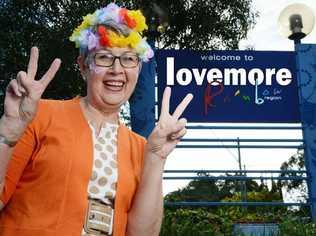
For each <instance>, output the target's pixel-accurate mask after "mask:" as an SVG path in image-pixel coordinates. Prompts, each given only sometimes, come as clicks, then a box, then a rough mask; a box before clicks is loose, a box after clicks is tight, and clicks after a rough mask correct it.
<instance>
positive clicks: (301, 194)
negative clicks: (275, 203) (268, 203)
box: [279, 150, 308, 201]
mask: <svg viewBox="0 0 316 236" xmlns="http://www.w3.org/2000/svg"><path fill="white" fill-rule="evenodd" d="M280 169H281V170H283V171H291V170H297V171H304V170H305V161H304V151H303V150H298V151H297V153H295V154H294V155H293V156H291V157H290V158H289V160H288V161H286V162H284V163H282V165H281V168H280ZM280 176H282V177H301V176H302V174H301V173H295V172H287V173H282V174H281V175H280ZM279 182H280V185H281V186H282V187H284V188H285V190H286V191H287V192H289V193H290V194H289V195H290V196H293V197H294V198H295V200H296V201H297V199H300V200H302V201H306V200H307V198H308V190H307V185H306V181H303V180H285V181H282V182H281V181H279Z"/></svg>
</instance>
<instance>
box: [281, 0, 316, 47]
mask: <svg viewBox="0 0 316 236" xmlns="http://www.w3.org/2000/svg"><path fill="white" fill-rule="evenodd" d="M314 23H315V17H314V14H313V11H312V10H311V9H310V8H309V7H308V6H306V5H305V4H301V3H295V4H291V5H289V6H287V7H286V8H285V9H284V10H283V11H282V12H281V14H280V16H279V20H278V24H279V31H280V33H281V35H283V36H284V37H286V38H288V39H290V40H294V43H295V44H298V43H300V42H301V39H302V38H304V37H305V36H306V35H308V34H309V33H310V32H312V30H313V27H314Z"/></svg>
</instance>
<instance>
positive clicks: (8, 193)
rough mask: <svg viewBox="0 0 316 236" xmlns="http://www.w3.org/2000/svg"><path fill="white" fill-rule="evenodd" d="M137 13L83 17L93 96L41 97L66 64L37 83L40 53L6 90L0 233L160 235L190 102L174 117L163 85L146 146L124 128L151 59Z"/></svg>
mask: <svg viewBox="0 0 316 236" xmlns="http://www.w3.org/2000/svg"><path fill="white" fill-rule="evenodd" d="M146 28H147V25H146V23H145V18H144V16H143V15H142V14H141V12H140V11H132V10H127V9H125V8H120V7H118V6H117V5H115V4H113V3H112V4H109V5H108V6H107V7H105V8H102V9H99V10H97V11H96V12H94V13H93V14H89V15H87V16H86V17H84V21H83V22H82V24H81V25H80V26H79V27H77V28H76V29H75V31H74V33H73V34H72V36H71V38H70V39H71V40H72V41H74V42H75V43H76V46H77V47H79V48H80V55H79V57H78V64H79V66H80V70H81V73H82V76H83V78H84V79H85V80H86V83H87V96H86V97H82V98H79V97H78V98H74V99H72V100H67V101H56V100H55V101H54V100H42V99H40V98H41V95H42V93H43V92H44V90H45V89H46V87H47V85H48V84H49V82H50V81H51V80H52V79H53V77H54V75H55V73H56V72H57V70H58V68H59V66H60V63H61V61H60V59H55V60H54V61H53V63H52V64H51V66H50V68H49V69H48V71H47V72H46V73H45V74H44V76H43V77H42V78H41V79H39V80H35V77H36V72H37V62H38V56H39V52H38V49H37V48H36V47H33V48H32V49H31V55H30V60H29V64H28V68H27V71H26V72H24V71H20V72H19V73H18V74H17V78H16V79H14V80H12V81H11V82H10V84H9V85H8V88H7V91H6V96H5V104H4V114H3V116H2V118H1V120H0V160H1V162H0V183H1V188H0V193H1V195H0V200H1V201H0V207H1V212H0V235H4V236H6V235H14V236H16V235H23V236H29V235H32V236H34V235H40V236H45V235H51V236H53V235H54V236H56V235H58V236H62V235H65V236H69V235H116V236H119V235H137V236H141V235H146V236H152V235H158V234H159V230H160V226H161V219H162V214H163V199H162V173H163V168H164V164H165V161H166V157H167V156H168V154H169V153H170V152H171V151H172V150H173V149H174V147H175V145H176V144H177V142H178V141H179V139H180V138H181V137H182V136H183V135H184V134H185V132H186V130H185V124H186V120H185V119H184V118H181V119H180V116H181V114H182V113H183V111H184V109H185V108H186V106H187V105H188V104H189V102H190V100H191V99H192V95H188V96H186V97H185V98H184V99H183V101H182V102H181V103H180V104H179V106H178V107H177V108H176V110H175V112H174V113H173V114H172V115H171V114H169V98H170V93H171V91H170V88H166V90H165V92H164V95H163V101H162V110H161V115H160V118H159V121H158V123H157V126H156V127H155V128H154V130H153V131H152V134H151V135H150V136H149V138H148V140H147V142H146V141H145V140H144V139H143V138H142V137H140V136H139V135H137V134H135V133H133V132H132V131H130V130H129V129H128V128H126V127H125V126H124V125H123V124H122V123H120V121H119V116H118V114H119V111H120V107H121V105H122V104H124V103H125V102H126V101H127V100H128V98H129V97H130V96H131V94H132V92H133V90H134V88H135V85H136V82H137V78H138V75H139V73H140V70H141V65H142V62H144V61H145V62H146V61H148V60H149V59H150V58H151V57H152V56H153V52H152V50H151V48H150V46H149V45H148V44H147V42H146V40H145V39H144V38H142V31H143V30H145V29H146Z"/></svg>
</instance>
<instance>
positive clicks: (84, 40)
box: [69, 3, 154, 62]
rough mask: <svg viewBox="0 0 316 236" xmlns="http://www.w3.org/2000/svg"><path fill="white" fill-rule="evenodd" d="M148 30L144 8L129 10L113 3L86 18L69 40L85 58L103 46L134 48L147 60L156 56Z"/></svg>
mask: <svg viewBox="0 0 316 236" xmlns="http://www.w3.org/2000/svg"><path fill="white" fill-rule="evenodd" d="M147 29H148V26H147V25H146V20H145V17H144V15H143V14H142V13H141V11H140V10H128V9H126V8H122V7H119V6H117V5H116V4H115V3H110V4H109V5H107V6H106V7H104V8H101V9H98V10H96V11H95V12H94V13H93V14H88V15H86V16H85V17H83V21H82V23H81V24H80V25H79V26H78V27H77V28H76V29H75V30H74V31H73V33H72V35H71V36H70V38H69V39H70V41H72V42H74V43H75V44H76V47H77V48H79V50H80V54H81V55H83V56H84V57H86V55H87V54H88V53H89V52H90V51H92V50H96V49H99V48H101V47H130V48H133V49H135V51H136V53H137V54H138V55H139V57H140V58H141V60H142V61H145V62H146V61H148V60H149V59H150V58H152V57H153V56H154V53H153V50H152V48H151V47H150V46H149V44H148V43H147V41H146V38H145V37H143V35H142V34H143V31H144V30H147Z"/></svg>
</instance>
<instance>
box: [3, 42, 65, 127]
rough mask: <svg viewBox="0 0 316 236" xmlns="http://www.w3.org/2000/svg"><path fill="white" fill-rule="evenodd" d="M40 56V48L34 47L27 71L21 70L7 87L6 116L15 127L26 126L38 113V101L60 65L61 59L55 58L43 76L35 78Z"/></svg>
mask: <svg viewBox="0 0 316 236" xmlns="http://www.w3.org/2000/svg"><path fill="white" fill-rule="evenodd" d="M38 56H39V52H38V48H37V47H32V49H31V55H30V60H29V64H28V67H27V72H25V71H20V72H19V73H18V74H17V77H16V79H13V80H11V82H10V83H9V85H8V87H7V89H6V95H5V100H4V116H5V117H6V118H7V119H9V120H10V125H11V123H12V122H13V123H12V126H13V127H16V126H17V123H22V124H24V125H22V126H26V125H27V124H28V123H29V122H31V121H32V119H33V118H34V116H35V114H36V110H37V104H38V101H39V100H40V98H41V96H42V94H43V92H44V91H45V89H46V87H47V86H48V84H49V83H50V81H51V80H52V79H53V78H54V76H55V74H56V72H57V71H58V69H59V67H60V63H61V61H60V59H55V60H54V61H53V63H52V64H51V66H50V68H49V69H48V70H47V72H46V73H45V74H44V75H43V77H42V78H41V79H40V80H35V76H36V73H37V65H38ZM19 127H21V125H19ZM23 131H24V130H21V132H23ZM17 133H19V132H17Z"/></svg>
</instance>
